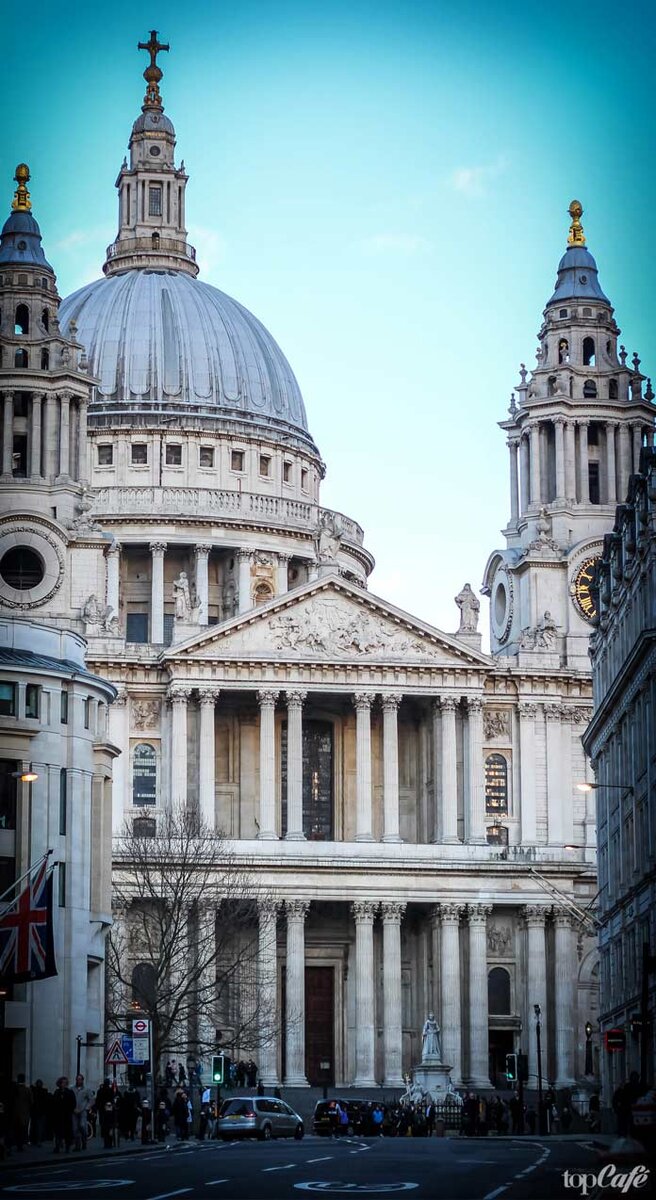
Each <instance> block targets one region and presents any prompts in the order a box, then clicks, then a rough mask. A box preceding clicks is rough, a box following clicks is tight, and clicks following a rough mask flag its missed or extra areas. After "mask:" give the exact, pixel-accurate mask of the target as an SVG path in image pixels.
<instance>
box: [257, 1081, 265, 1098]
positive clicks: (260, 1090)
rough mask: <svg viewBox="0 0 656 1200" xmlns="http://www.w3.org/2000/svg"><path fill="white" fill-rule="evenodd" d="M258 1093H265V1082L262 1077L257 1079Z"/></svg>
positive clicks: (260, 1094) (259, 1094)
mask: <svg viewBox="0 0 656 1200" xmlns="http://www.w3.org/2000/svg"><path fill="white" fill-rule="evenodd" d="M257 1094H258V1096H263V1095H264V1084H263V1083H262V1080H261V1079H258V1081H257Z"/></svg>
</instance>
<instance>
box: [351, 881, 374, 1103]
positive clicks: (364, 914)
mask: <svg viewBox="0 0 656 1200" xmlns="http://www.w3.org/2000/svg"><path fill="white" fill-rule="evenodd" d="M377 908H378V905H377V904H375V903H373V902H372V901H371V900H354V901H353V903H352V904H351V912H352V913H353V919H354V921H355V1079H354V1080H353V1087H375V1086H376V1080H375V1078H374V1048H375V1041H374V1029H375V1026H374V917H375V916H376V909H377Z"/></svg>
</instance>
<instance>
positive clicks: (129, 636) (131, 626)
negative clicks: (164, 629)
mask: <svg viewBox="0 0 656 1200" xmlns="http://www.w3.org/2000/svg"><path fill="white" fill-rule="evenodd" d="M125 640H126V642H136V643H139V644H142V645H143V644H145V643H146V642H147V641H148V613H147V612H145V613H139V612H132V613H128V614H127V617H126V619H125Z"/></svg>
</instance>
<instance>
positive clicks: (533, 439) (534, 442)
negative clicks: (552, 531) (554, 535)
mask: <svg viewBox="0 0 656 1200" xmlns="http://www.w3.org/2000/svg"><path fill="white" fill-rule="evenodd" d="M529 438H530V453H531V486H530V495H531V508H539V507H540V504H541V503H542V484H541V480H540V426H539V425H531V426H530V428H529Z"/></svg>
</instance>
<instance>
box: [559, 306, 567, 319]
mask: <svg viewBox="0 0 656 1200" xmlns="http://www.w3.org/2000/svg"><path fill="white" fill-rule="evenodd" d="M558 316H559V317H566V316H567V309H566V308H561V309H560V311H559V313H558Z"/></svg>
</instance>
